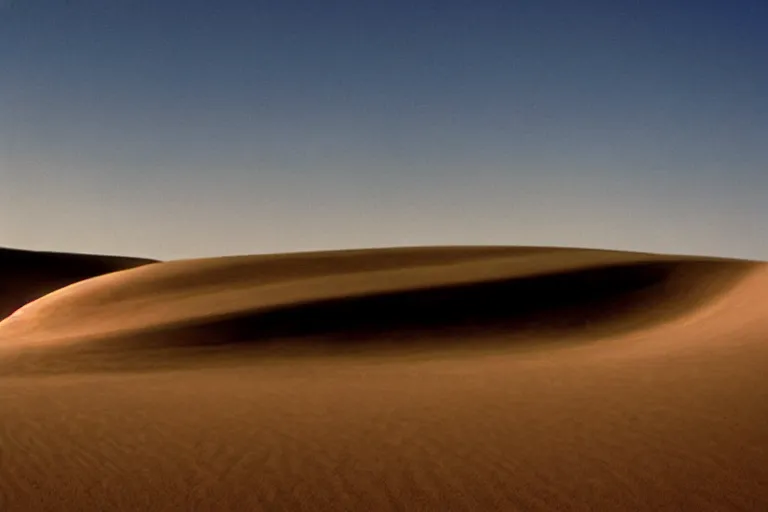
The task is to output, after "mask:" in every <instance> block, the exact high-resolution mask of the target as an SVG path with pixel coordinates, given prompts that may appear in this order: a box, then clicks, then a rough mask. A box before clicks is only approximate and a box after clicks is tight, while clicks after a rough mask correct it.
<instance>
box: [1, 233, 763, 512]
mask: <svg viewBox="0 0 768 512" xmlns="http://www.w3.org/2000/svg"><path fill="white" fill-rule="evenodd" d="M41 257H44V258H49V257H51V256H50V255H42V256H41V255H40V254H39V253H30V252H24V251H6V252H3V253H0V258H1V259H0V280H2V283H3V287H2V292H0V293H2V294H1V295H0V307H2V308H4V309H3V310H2V311H4V313H3V314H0V317H5V318H4V319H3V320H2V321H0V510H3V511H9V512H16V511H20V512H28V511H29V512H35V511H72V510H77V511H91V510H93V511H107V510H110V511H111V510H115V511H119V510H132V511H133V510H145V511H154V510H158V511H159V510H164V511H165V510H179V511H188V510H201V511H203V510H212V511H213V510H237V511H245V510H248V511H251V510H253V511H262V510H263V511H280V510H286V511H305V510H306V511H325V510H329V511H334V510H340V511H341V510H343V511H346V510H349V511H362V510H385V511H387V510H393V511H400V510H402V511H406V510H425V511H463V510H467V511H492V510H502V511H516V510H520V511H528V510H531V511H538V510H541V511H550V510H572V511H591V510H594V511H613V510H617V511H618V510H654V511H665V510H669V511H678V510H686V511H687V510H691V511H705V510H713V511H715V510H716V511H731V510H733V511H737V510H744V511H764V510H768V427H767V425H768V379H767V378H766V376H765V375H766V370H767V369H768V264H765V263H761V262H753V261H737V260H727V259H717V258H703V257H682V256H666V255H656V254H646V253H630V252H618V251H598V250H587V249H557V248H543V247H437V248H397V249H371V250H351V251H332V252H317V253H297V254H283V255H268V256H241V257H223V258H210V259H199V260H180V261H170V262H151V261H149V260H135V259H125V260H121V259H105V258H104V257H91V256H81V255H59V256H56V257H55V258H54V259H50V260H45V261H43V260H39V258H41ZM61 258H65V259H66V261H68V262H69V263H67V264H68V265H72V266H73V267H67V268H77V269H78V270H77V272H74V273H73V272H70V271H69V270H67V271H66V272H65V271H62V270H61V268H62V267H60V266H58V265H59V262H60V261H62V260H61ZM22 304H24V305H23V306H22V307H20V308H18V307H19V306H21V305H22ZM16 308H18V309H16ZM14 310H15V311H14ZM12 311H14V312H13V314H11V312H12Z"/></svg>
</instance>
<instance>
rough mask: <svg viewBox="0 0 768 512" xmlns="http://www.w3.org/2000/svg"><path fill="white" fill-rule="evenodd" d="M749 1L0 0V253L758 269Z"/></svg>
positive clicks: (766, 91)
mask: <svg viewBox="0 0 768 512" xmlns="http://www.w3.org/2000/svg"><path fill="white" fill-rule="evenodd" d="M766 27H768V2H766V0H751V1H750V0H719V1H708V0H691V1H683V0H663V1H662V0H658V1H656V0H650V1H643V2H638V1H637V0H604V1H597V0H582V1H575V0H519V1H515V0H498V1H483V0H463V1H458V0H429V1H419V0H387V1H382V0H338V1H334V0H324V1H320V0H274V1H259V0H240V1H236V0H215V1H214V0H209V1H199V0H0V246H11V247H18V248H29V249H46V250H60V251H76V252H97V253H120V254H130V255H138V256H150V257H157V258H164V259H165V258H167V259H170V258H182V257H197V256H212V255H220V254H221V255H223V254H237V253H264V252H283V251H297V250H312V249H326V248H348V247H378V246H390V245H434V244H441V245H442V244H451V245H453V244H494V245H496V244H505V245H506V244H513V245H517V244H520V245H558V246H582V247H601V248H618V249H629V250H644V251H658V252H670V253H688V254H709V255H719V256H734V257H746V258H756V259H766V260H768V28H766Z"/></svg>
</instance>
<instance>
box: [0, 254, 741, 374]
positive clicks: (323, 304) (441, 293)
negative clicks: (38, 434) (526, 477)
mask: <svg viewBox="0 0 768 512" xmlns="http://www.w3.org/2000/svg"><path fill="white" fill-rule="evenodd" d="M749 268H751V264H749V263H745V262H733V261H728V262H724V261H719V260H711V259H709V260H708V259H703V258H680V257H665V256H658V255H647V254H635V253H621V252H609V251H590V250H565V251H562V250H561V251H556V250H544V249H541V250H534V249H530V250H522V249H507V250H506V251H504V250H498V249H493V248H489V249H487V250H481V249H473V248H466V249H463V250H462V249H456V248H454V249H453V250H450V249H445V248H443V249H441V248H434V249H401V250H389V251H380V250H372V251H349V252H348V251H338V252H326V253H304V254H299V255H291V256H283V257H277V258H276V257H274V256H266V257H265V256H250V257H248V256H246V257H229V258H212V259H204V260H187V261H175V262H167V263H164V264H161V265H152V266H149V267H143V268H137V269H134V270H131V271H126V272H120V273H114V274H110V275H105V276H101V277H98V278H94V279H90V280H86V281H82V282H79V283H76V284H74V285H71V286H68V287H65V288H63V289H60V290H57V291H56V292H54V293H51V294H49V295H47V296H45V297H43V298H42V299H39V300H37V301H35V302H34V303H32V304H29V305H27V306H26V307H24V308H22V309H20V310H19V311H18V312H17V313H16V314H15V315H13V317H11V318H9V319H7V320H5V321H3V322H1V323H0V339H6V340H9V341H7V342H6V346H11V347H12V348H14V349H15V350H16V351H17V355H27V356H31V355H33V354H35V355H40V356H41V357H44V358H45V357H47V358H48V360H49V362H50V363H54V362H55V363H56V365H58V366H59V367H64V366H65V365H66V364H68V363H70V362H71V363H73V364H75V361H77V362H78V363H77V364H75V366H74V367H73V369H74V370H75V371H80V370H84V369H85V367H81V366H78V365H79V364H85V363H94V362H95V363H96V364H103V363H104V358H106V359H107V360H109V361H110V362H111V365H110V366H109V367H110V368H112V369H115V368H116V366H115V364H118V365H119V364H126V365H134V366H136V365H138V366H141V365H150V366H151V365H155V364H161V365H167V364H169V363H172V362H173V360H172V359H169V358H174V357H178V356H185V355H190V354H192V355H195V354H199V353H200V350H199V349H201V348H206V347H208V348H211V347H219V348H218V349H216V350H215V351H214V354H213V355H218V354H223V355H224V357H225V358H226V357H228V356H229V355H230V354H231V352H230V351H224V350H222V349H221V347H222V346H225V345H231V344H235V343H236V344H238V345H239V346H240V347H239V350H240V354H239V355H240V356H241V357H243V356H244V355H245V353H244V351H245V350H248V351H249V352H253V351H254V350H255V349H259V348H264V347H267V346H268V347H270V348H272V349H273V350H275V349H277V350H278V351H280V352H282V353H283V354H285V353H294V354H296V353H309V354H315V355H316V354H320V353H337V354H338V353H345V352H352V353H360V352H361V351H363V352H364V351H370V350H372V349H373V348H381V347H382V346H383V345H386V346H389V347H390V348H392V349H395V350H397V349H400V350H406V351H407V350H410V351H412V350H414V349H416V348H425V345H427V344H428V343H427V342H431V344H432V346H433V348H445V347H448V346H453V347H456V346H458V347H459V348H462V347H466V346H467V345H469V346H473V347H476V346H477V345H478V341H479V340H482V339H486V340H490V341H494V342H498V339H499V338H498V336H495V335H494V334H502V335H503V339H504V341H505V344H506V345H507V348H509V345H510V344H512V343H513V341H514V340H521V339H526V338H531V337H533V338H536V339H539V340H541V339H543V338H554V339H557V340H565V339H573V338H578V337H580V338H587V339H595V338H597V337H604V336H606V335H609V334H611V333H615V332H619V331H622V330H631V329H635V328H639V327H646V326H647V325H648V324H651V323H654V322H660V321H664V320H665V319H669V318H671V317H674V316H676V315H680V314H683V313H684V312H685V311H687V310H689V309H691V308H695V307H697V305H700V304H701V303H703V302H706V300H707V299H708V298H709V297H711V296H716V295H717V294H718V293H719V292H721V291H722V290H723V289H724V288H726V287H727V286H728V285H729V284H730V283H732V282H734V281H735V280H737V279H738V278H739V276H741V275H743V274H744V272H746V271H747V270H748V269H749ZM83 319H87V321H83ZM467 337H469V338H468V339H471V340H473V341H472V342H467V341H465V338H467ZM301 340H305V341H304V342H302V341H301ZM32 348H33V349H34V350H32ZM158 349H160V350H161V351H162V355H161V357H162V360H159V361H158V360H155V359H152V358H150V357H149V356H150V355H152V350H155V351H156V350H158ZM163 349H165V350H163ZM171 349H173V351H174V353H173V354H171V353H169V350H171ZM195 349H197V350H195ZM210 355H211V350H208V356H207V357H209V358H210ZM32 360H34V358H33V359H32ZM22 361H24V363H25V365H26V366H27V367H28V366H29V364H30V363H29V361H30V359H29V358H27V360H24V358H23V357H21V358H20V359H19V360H17V364H15V365H14V366H13V370H12V371H15V372H18V371H20V368H21V367H22V366H23V365H22ZM184 362H185V363H186V362H188V361H184ZM46 368H47V369H49V370H51V369H53V367H52V366H51V365H50V364H49V365H48V366H46ZM0 369H1V368H0Z"/></svg>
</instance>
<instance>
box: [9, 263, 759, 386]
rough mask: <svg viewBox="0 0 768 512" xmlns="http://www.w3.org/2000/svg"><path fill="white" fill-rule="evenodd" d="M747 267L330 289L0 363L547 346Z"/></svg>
mask: <svg viewBox="0 0 768 512" xmlns="http://www.w3.org/2000/svg"><path fill="white" fill-rule="evenodd" d="M751 268H753V267H752V265H751V264H748V263H742V262H717V261H707V260H692V261H684V260H683V261H681V260H670V261H661V262H659V261H656V262H647V263H633V264H620V265H608V266H602V267H598V268H592V269H589V270H579V271H570V272H562V273H552V274H548V275H542V276H534V277H522V278H515V279H505V280H498V281H495V282H487V283H474V284H470V285H460V286H445V287H437V288H430V289H421V290H407V291H401V292H396V293H379V294H375V295H371V296H363V297H345V298H340V299H333V300H323V301H318V302H312V303H306V304H295V305H291V306H288V307H282V308H278V309H274V310H271V311H258V312H251V313H249V314H240V315H232V316H229V317H225V318H216V319H211V318H208V319H200V320H198V321H197V322H194V323H190V324H185V325H176V326H165V327H163V328H156V329H152V330H147V331H144V332H134V333H130V334H121V335H115V336H112V337H109V338H102V339H98V340H90V341H88V342H86V343H85V344H76V345H74V346H68V345H64V346H59V347H47V348H45V349H41V350H36V349H31V350H30V351H27V353H26V354H20V355H19V357H17V358H16V362H15V363H14V364H13V367H10V366H8V365H2V364H0V374H3V373H8V372H10V373H11V374H14V373H15V374H23V373H51V372H53V373H58V372H72V371H76V372H88V371H97V372H99V371H109V372H112V371H147V370H149V371H152V370H161V369H171V368H174V367H177V368H178V367H181V368H184V367H189V366H190V365H193V366H198V365H203V366H206V365H216V364H219V363H222V364H232V363H233V362H234V363H245V362H247V361H251V362H252V361H253V359H252V358H251V356H257V357H258V356H272V355H275V356H279V357H284V356H290V357H295V356H312V357H316V356H331V357H337V356H361V355H368V356H380V355H384V354H394V355H398V354H399V355H403V354H409V355H412V354H414V353H419V354H432V356H434V355H436V353H437V352H438V351H445V353H446V354H447V353H448V352H450V351H455V350H459V351H464V350H470V351H477V350H478V349H492V350H505V351H507V350H518V349H521V348H522V349H525V348H535V349H537V350H539V349H541V348H546V347H551V346H561V345H563V344H570V343H576V342H581V343H584V342H593V341H597V340H600V339H604V338H606V337H611V336H615V335H617V334H622V333H625V332H630V331H632V330H636V329H640V328H646V327H650V326H653V325H655V324H659V323H662V322H665V321H668V320H672V319H674V318H676V317H679V316H680V315H683V314H685V313H686V312H688V311H692V310H694V309H696V308H698V307H700V306H701V305H703V304H705V303H706V302H707V301H709V300H711V299H712V298H714V297H717V296H719V295H720V294H722V293H723V292H724V291H726V290H727V289H728V288H729V287H731V286H733V285H734V284H735V283H736V282H738V280H739V279H740V278H741V277H743V276H744V275H746V274H747V273H748V271H749V270H750V269H751ZM432 356H430V357H432ZM3 368H5V369H3Z"/></svg>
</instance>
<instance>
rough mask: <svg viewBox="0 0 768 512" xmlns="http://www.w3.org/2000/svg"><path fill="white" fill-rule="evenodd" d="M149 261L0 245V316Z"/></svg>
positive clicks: (149, 261)
mask: <svg viewBox="0 0 768 512" xmlns="http://www.w3.org/2000/svg"><path fill="white" fill-rule="evenodd" d="M152 262H153V260H148V259H141V258H126V257H118V256H96V255H87V254H68V253H54V252H38V251H21V250H17V249H5V248H2V247H0V286H2V287H1V288H0V319H2V318H4V317H6V316H8V315H10V314H11V313H12V312H13V311H14V310H16V309H17V308H19V307H20V306H22V305H24V304H26V303H27V302H31V301H33V300H35V299H37V298H39V297H42V296H43V295H45V294H47V293H48V292H51V291H53V290H56V289H57V288H61V287H63V286H66V285H68V284H72V283H74V282H77V281H81V280H83V279H88V278H90V277H94V276H98V275H101V274H106V273H108V272H115V271H118V270H123V269H127V268H132V267H137V266H139V265H146V264H147V263H152Z"/></svg>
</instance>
